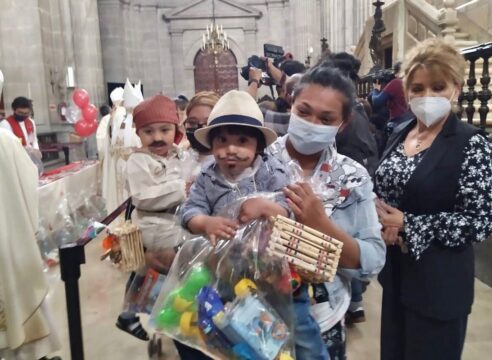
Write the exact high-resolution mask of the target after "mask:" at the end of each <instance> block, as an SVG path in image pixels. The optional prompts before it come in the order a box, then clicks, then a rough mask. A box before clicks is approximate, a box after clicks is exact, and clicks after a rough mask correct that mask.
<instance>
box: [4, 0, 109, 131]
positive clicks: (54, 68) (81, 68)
mask: <svg viewBox="0 0 492 360" xmlns="http://www.w3.org/2000/svg"><path fill="white" fill-rule="evenodd" d="M1 5H2V7H1V9H2V10H1V11H0V68H1V69H2V71H3V73H4V76H5V85H4V92H3V93H4V99H5V105H6V111H7V113H10V109H9V108H10V103H11V102H12V100H13V99H14V98H15V97H17V96H27V97H29V98H32V99H33V103H34V113H35V117H34V119H35V121H36V124H37V126H38V132H39V133H44V132H52V131H58V132H65V131H71V130H72V127H71V126H70V125H67V124H63V123H62V122H61V121H60V117H59V114H58V105H59V104H60V103H61V102H67V103H68V102H69V98H70V95H71V94H70V89H67V88H66V79H65V77H66V71H67V66H72V67H73V68H74V71H75V85H76V86H80V87H84V88H86V89H87V90H88V91H89V93H90V95H91V101H92V102H93V103H94V104H96V105H101V104H102V102H103V101H104V98H105V97H104V93H105V88H104V81H103V73H102V60H101V46H100V38H99V17H98V13H97V0H70V1H66V0H51V1H35V0H24V1H13V0H11V1H9V0H3V1H2V3H1Z"/></svg>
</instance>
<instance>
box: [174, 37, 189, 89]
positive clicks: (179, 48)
mask: <svg viewBox="0 0 492 360" xmlns="http://www.w3.org/2000/svg"><path fill="white" fill-rule="evenodd" d="M171 54H172V61H173V70H174V74H173V76H174V79H173V80H174V93H175V94H178V93H180V92H181V91H182V90H183V88H184V83H185V80H186V78H185V71H184V61H183V59H184V54H183V31H182V30H171ZM171 95H172V94H171Z"/></svg>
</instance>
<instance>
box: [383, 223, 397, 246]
mask: <svg viewBox="0 0 492 360" xmlns="http://www.w3.org/2000/svg"><path fill="white" fill-rule="evenodd" d="M381 237H382V238H383V240H384V243H385V244H386V246H392V245H398V244H399V243H400V242H401V237H400V236H398V228H396V227H385V228H383V229H382V230H381Z"/></svg>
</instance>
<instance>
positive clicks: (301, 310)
mask: <svg viewBox="0 0 492 360" xmlns="http://www.w3.org/2000/svg"><path fill="white" fill-rule="evenodd" d="M297 292H298V293H297V294H296V295H295V296H294V340H295V346H296V359H297V360H327V359H329V355H328V351H327V349H326V345H325V343H324V341H323V339H322V338H321V330H320V328H319V326H318V324H317V323H316V320H314V318H313V317H312V316H311V314H310V313H309V307H310V306H311V304H310V301H309V295H308V292H307V286H306V285H304V284H303V285H302V286H301V287H300V288H299V290H298V291H297Z"/></svg>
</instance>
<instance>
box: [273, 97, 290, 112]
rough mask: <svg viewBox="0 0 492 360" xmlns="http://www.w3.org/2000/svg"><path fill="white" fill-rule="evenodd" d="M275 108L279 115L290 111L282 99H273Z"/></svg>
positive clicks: (285, 101) (287, 104)
mask: <svg viewBox="0 0 492 360" xmlns="http://www.w3.org/2000/svg"><path fill="white" fill-rule="evenodd" d="M275 107H276V108H277V112H279V113H287V112H289V109H290V104H289V103H288V102H287V100H285V99H284V98H281V97H279V98H276V99H275Z"/></svg>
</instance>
